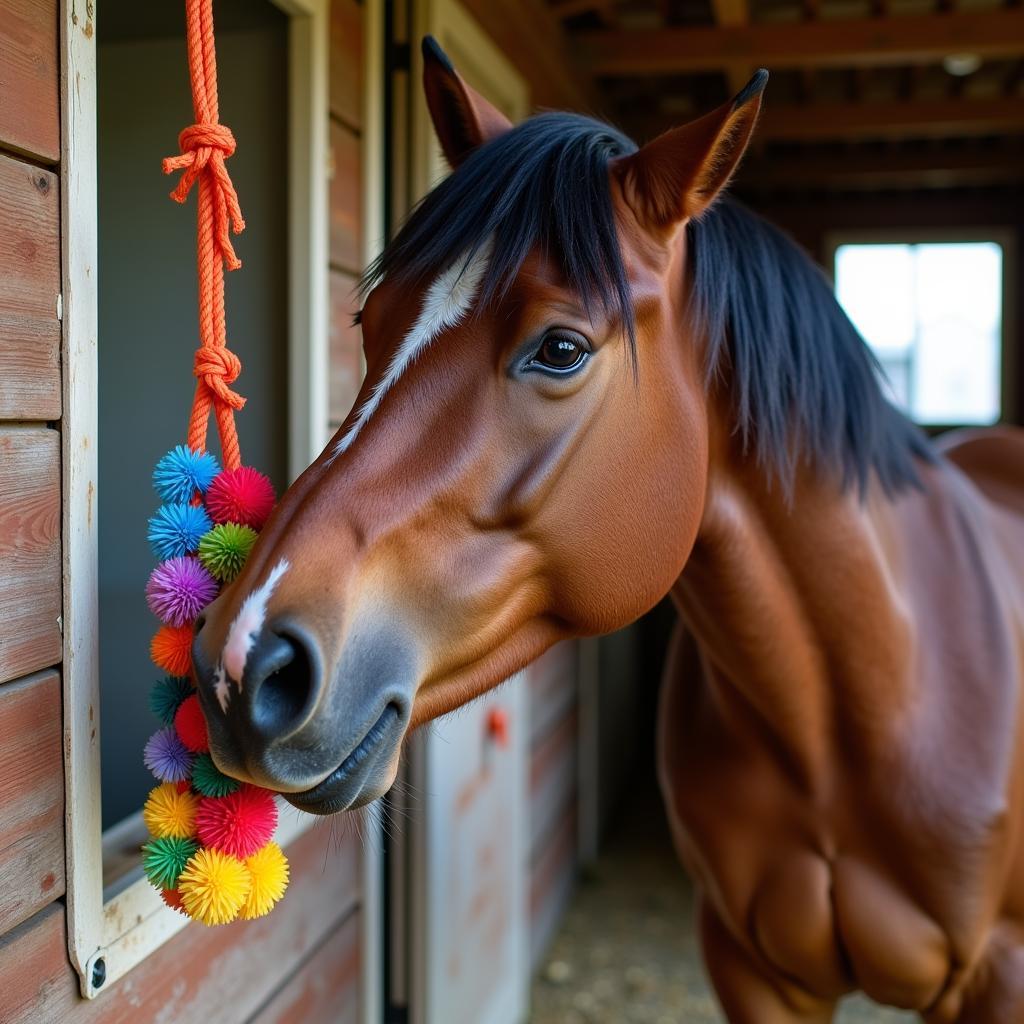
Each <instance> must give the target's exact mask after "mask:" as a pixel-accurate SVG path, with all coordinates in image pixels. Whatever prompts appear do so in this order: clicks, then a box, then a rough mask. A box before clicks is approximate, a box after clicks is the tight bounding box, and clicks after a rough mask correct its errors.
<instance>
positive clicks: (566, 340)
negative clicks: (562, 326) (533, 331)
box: [530, 334, 587, 373]
mask: <svg viewBox="0 0 1024 1024" xmlns="http://www.w3.org/2000/svg"><path fill="white" fill-rule="evenodd" d="M586 356H587V350H586V349H585V348H584V347H583V346H582V345H581V344H580V343H579V342H578V341H576V340H575V339H574V338H571V337H569V336H568V335H565V334H549V335H547V336H546V337H545V338H544V340H543V341H542V342H541V343H540V348H538V349H537V351H536V352H535V353H534V354H533V358H532V359H531V360H530V362H531V363H532V364H533V365H534V366H539V367H542V368H543V369H546V370H556V371H558V372H561V373H564V372H565V371H566V370H574V369H576V367H577V366H579V365H581V364H582V362H583V360H584V359H585V358H586Z"/></svg>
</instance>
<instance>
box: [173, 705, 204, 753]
mask: <svg viewBox="0 0 1024 1024" xmlns="http://www.w3.org/2000/svg"><path fill="white" fill-rule="evenodd" d="M174 728H175V731H176V732H177V733H178V738H179V739H180V740H181V742H182V743H184V744H185V746H186V747H188V749H189V750H191V751H192V753H193V754H205V753H206V752H207V751H208V750H209V749H210V737H209V736H208V735H207V732H206V719H205V718H203V709H202V708H201V707H200V706H199V697H198V696H196V694H194V693H193V694H192V696H191V697H186V698H185V699H184V700H183V701H182V703H181V707H180V708H178V711H177V713H176V714H175V716H174Z"/></svg>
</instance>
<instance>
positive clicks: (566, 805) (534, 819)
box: [529, 708, 578, 864]
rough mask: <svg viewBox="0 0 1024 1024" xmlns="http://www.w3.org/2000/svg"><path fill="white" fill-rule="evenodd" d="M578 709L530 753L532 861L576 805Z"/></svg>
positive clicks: (539, 856)
mask: <svg viewBox="0 0 1024 1024" xmlns="http://www.w3.org/2000/svg"><path fill="white" fill-rule="evenodd" d="M577 733H578V723H577V717H576V709H575V708H572V709H571V710H570V712H569V714H567V715H566V716H565V718H564V719H563V720H562V722H561V723H560V724H559V725H558V727H557V728H556V729H555V730H554V732H552V733H550V734H549V735H548V736H547V737H545V740H544V742H543V743H541V744H540V745H539V746H538V747H536V748H534V749H533V750H532V751H531V752H530V816H529V818H530V832H529V836H530V838H529V844H530V846H529V848H530V862H531V864H536V863H537V862H538V861H539V860H540V859H541V858H542V856H543V852H544V850H545V849H546V848H547V847H548V846H549V844H550V843H551V838H552V836H553V835H554V834H555V832H556V831H557V829H558V826H559V824H560V823H561V821H562V820H563V818H564V816H565V815H566V814H569V813H571V812H573V811H575V808H576V775H577V764H576V762H577Z"/></svg>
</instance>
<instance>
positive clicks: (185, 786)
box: [175, 779, 192, 793]
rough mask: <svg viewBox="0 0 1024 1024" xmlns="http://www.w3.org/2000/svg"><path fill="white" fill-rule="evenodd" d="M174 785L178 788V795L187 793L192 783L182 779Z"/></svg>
mask: <svg viewBox="0 0 1024 1024" xmlns="http://www.w3.org/2000/svg"><path fill="white" fill-rule="evenodd" d="M175 785H176V786H177V787H178V792H179V793H187V792H188V791H189V790H190V789H191V788H192V783H191V782H189V780H188V779H182V780H181V782H176V783H175Z"/></svg>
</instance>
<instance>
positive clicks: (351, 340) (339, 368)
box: [328, 270, 363, 423]
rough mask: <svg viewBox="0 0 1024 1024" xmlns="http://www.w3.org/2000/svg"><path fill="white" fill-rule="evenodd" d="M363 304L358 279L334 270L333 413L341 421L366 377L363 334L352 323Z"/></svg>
mask: <svg viewBox="0 0 1024 1024" xmlns="http://www.w3.org/2000/svg"><path fill="white" fill-rule="evenodd" d="M358 306H359V299H358V296H357V295H356V278H355V277H354V276H353V275H352V274H346V273H343V272H342V271H340V270H332V271H331V324H330V329H331V343H330V344H331V347H330V352H331V365H330V380H329V385H328V386H329V388H330V416H331V422H332V423H341V422H342V420H344V419H345V417H346V416H347V415H348V412H349V410H350V409H351V408H352V403H353V402H354V401H355V398H356V395H357V394H358V392H359V383H360V381H361V380H362V378H363V362H362V335H361V333H360V331H359V328H358V327H356V326H355V325H354V324H353V323H352V317H353V315H354V314H355V312H356V310H357V308H358Z"/></svg>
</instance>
